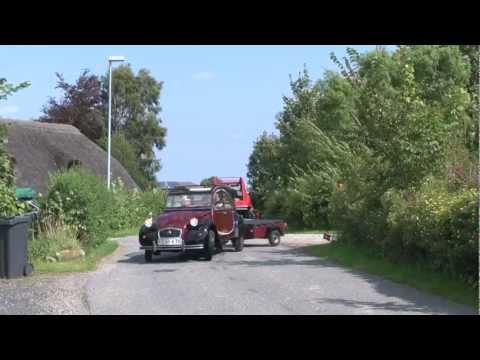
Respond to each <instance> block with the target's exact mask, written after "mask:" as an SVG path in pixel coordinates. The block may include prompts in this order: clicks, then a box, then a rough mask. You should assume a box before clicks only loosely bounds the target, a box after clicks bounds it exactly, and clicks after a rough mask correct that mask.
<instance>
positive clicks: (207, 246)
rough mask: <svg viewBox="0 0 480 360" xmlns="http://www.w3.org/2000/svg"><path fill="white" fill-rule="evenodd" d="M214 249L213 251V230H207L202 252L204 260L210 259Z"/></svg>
mask: <svg viewBox="0 0 480 360" xmlns="http://www.w3.org/2000/svg"><path fill="white" fill-rule="evenodd" d="M214 251H215V231H213V230H208V235H207V238H206V239H205V243H204V245H203V254H204V257H205V260H207V261H211V260H212V256H213V252H214Z"/></svg>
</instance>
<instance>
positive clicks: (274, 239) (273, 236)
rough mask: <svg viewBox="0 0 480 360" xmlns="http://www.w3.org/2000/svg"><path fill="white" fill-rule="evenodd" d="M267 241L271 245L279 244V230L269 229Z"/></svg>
mask: <svg viewBox="0 0 480 360" xmlns="http://www.w3.org/2000/svg"><path fill="white" fill-rule="evenodd" d="M268 242H269V243H270V245H271V246H277V245H278V244H280V232H279V231H278V230H272V231H270V234H268Z"/></svg>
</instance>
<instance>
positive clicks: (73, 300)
mask: <svg viewBox="0 0 480 360" xmlns="http://www.w3.org/2000/svg"><path fill="white" fill-rule="evenodd" d="M120 244H121V246H120V248H119V249H118V250H117V252H116V253H115V254H113V255H112V256H111V257H110V258H108V259H106V260H105V261H104V263H103V264H102V265H101V266H100V268H99V269H98V270H97V271H95V272H92V273H87V274H76V275H63V276H56V277H45V278H39V279H35V277H32V278H29V279H23V280H15V281H14V282H13V283H12V282H5V281H2V282H0V314H2V313H3V314H5V313H40V314H44V313H60V314H68V313H75V314H238V315H242V314H252V315H255V314H282V315H283V314H285V315H287V314H307V315H310V314H478V312H477V311H476V310H475V309H472V308H469V307H465V306H461V305H457V304H453V303H451V302H448V301H446V300H444V299H442V298H439V297H436V296H432V295H429V294H425V293H422V292H419V291H416V290H415V289H412V288H409V287H406V286H402V285H399V284H395V283H392V282H390V281H387V280H384V279H382V278H380V277H377V276H372V275H367V274H363V273H361V272H357V271H351V270H349V269H347V268H343V267H340V266H337V265H335V264H332V263H329V262H326V261H324V260H321V259H318V258H315V257H312V256H309V255H305V254H304V253H302V251H301V249H300V248H296V247H291V246H287V245H280V246H278V247H270V246H268V244H267V242H266V241H265V240H253V241H249V242H247V244H246V246H245V249H244V251H243V252H240V253H236V252H233V249H232V248H231V247H230V246H228V247H227V248H226V251H225V252H224V253H221V254H217V255H216V256H214V258H213V260H212V261H210V262H208V261H204V260H192V259H188V258H185V257H182V256H178V255H174V254H164V255H162V256H160V257H155V258H154V262H153V263H145V262H144V258H143V252H141V251H139V250H138V244H137V241H136V238H135V237H128V238H125V239H122V240H121V241H120ZM39 281H40V283H41V286H38V285H35V284H37V283H38V282H39ZM27 282H30V283H29V285H28V286H24V285H22V284H26V283H27ZM22 289H23V290H22ZM32 296H36V297H41V298H42V299H40V300H38V301H35V300H32ZM49 297H52V299H51V300H48V299H49Z"/></svg>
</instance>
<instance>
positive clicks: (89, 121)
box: [39, 70, 105, 142]
mask: <svg viewBox="0 0 480 360" xmlns="http://www.w3.org/2000/svg"><path fill="white" fill-rule="evenodd" d="M56 75H57V78H58V82H57V86H56V88H57V89H61V90H62V91H63V94H62V97H61V98H60V99H58V100H57V99H54V98H50V99H49V101H48V103H47V105H45V106H44V107H43V113H44V115H43V116H41V117H40V118H39V121H41V122H48V123H59V124H69V125H73V126H75V127H76V128H77V129H79V130H80V131H81V132H82V133H83V134H84V135H85V136H87V137H88V138H89V139H91V140H92V141H95V142H98V140H100V139H101V137H102V136H104V133H105V128H104V125H103V124H104V121H103V118H102V97H101V86H100V85H101V84H100V80H99V78H98V77H97V76H96V75H93V74H90V73H89V71H88V70H84V71H83V72H82V73H81V75H80V77H79V78H78V79H77V81H76V83H75V84H69V83H67V82H66V81H65V79H64V78H63V76H62V75H61V74H58V73H57V74H56Z"/></svg>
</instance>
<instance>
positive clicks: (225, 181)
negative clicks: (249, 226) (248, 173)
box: [213, 176, 255, 218]
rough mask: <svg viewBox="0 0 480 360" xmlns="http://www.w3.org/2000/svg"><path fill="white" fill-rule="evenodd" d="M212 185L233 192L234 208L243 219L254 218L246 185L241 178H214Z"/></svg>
mask: <svg viewBox="0 0 480 360" xmlns="http://www.w3.org/2000/svg"><path fill="white" fill-rule="evenodd" d="M213 185H215V186H219V185H224V186H228V187H230V188H231V189H232V190H234V192H235V195H236V196H235V208H236V210H237V212H238V213H239V214H240V215H242V217H244V218H255V214H254V209H253V204H252V199H251V198H250V195H249V194H248V191H247V185H246V184H245V180H244V179H243V178H242V177H222V178H220V177H216V176H215V177H214V178H213Z"/></svg>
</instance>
